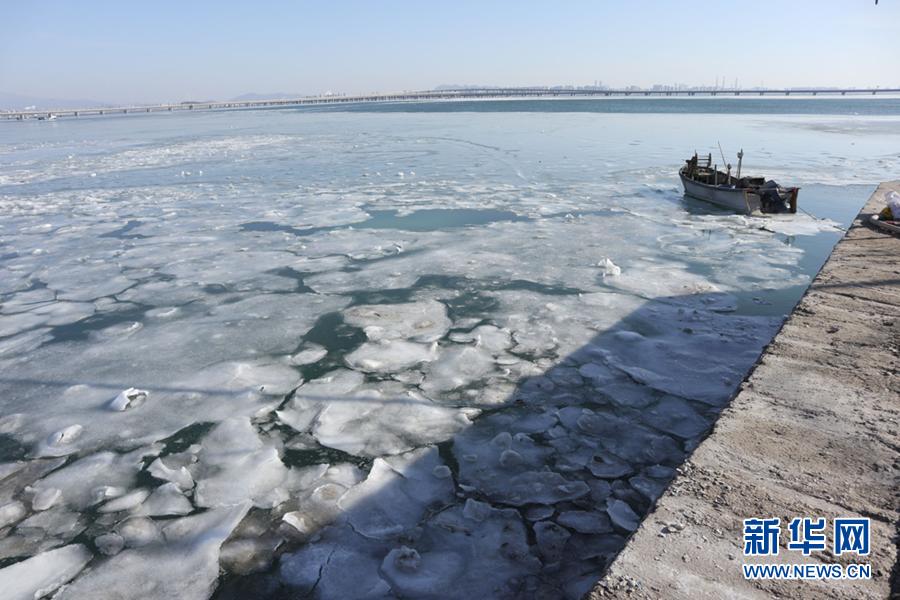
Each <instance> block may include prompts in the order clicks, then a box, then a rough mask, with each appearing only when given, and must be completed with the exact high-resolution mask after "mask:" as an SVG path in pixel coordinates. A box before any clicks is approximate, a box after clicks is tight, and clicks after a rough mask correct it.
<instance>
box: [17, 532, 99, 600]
mask: <svg viewBox="0 0 900 600" xmlns="http://www.w3.org/2000/svg"><path fill="white" fill-rule="evenodd" d="M92 556H93V555H92V554H91V553H90V551H89V550H88V549H87V548H85V547H84V546H82V545H81V544H73V545H71V546H65V547H63V548H57V549H56V550H50V551H48V552H44V553H42V554H38V555H37V556H32V557H31V558H29V559H26V560H23V561H21V562H17V563H15V564H13V565H10V566H8V567H6V568H5V569H0V590H3V597H4V598H5V599H6V600H34V599H35V598H43V597H44V596H49V595H50V594H52V593H53V592H54V591H55V590H56V589H57V588H59V586H61V585H63V584H64V583H66V582H67V581H69V580H70V579H72V578H73V577H75V576H76V575H77V574H78V573H79V572H80V571H81V570H82V569H83V568H84V566H85V565H86V564H87V563H88V561H90V560H91V558H92Z"/></svg>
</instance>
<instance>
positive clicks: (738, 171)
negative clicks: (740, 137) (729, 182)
mask: <svg viewBox="0 0 900 600" xmlns="http://www.w3.org/2000/svg"><path fill="white" fill-rule="evenodd" d="M742 160H744V149H743V148H741V151H740V152H738V170H737V178H738V179H740V178H741V161H742Z"/></svg>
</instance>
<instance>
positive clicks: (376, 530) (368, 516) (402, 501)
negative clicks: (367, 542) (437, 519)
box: [338, 448, 453, 539]
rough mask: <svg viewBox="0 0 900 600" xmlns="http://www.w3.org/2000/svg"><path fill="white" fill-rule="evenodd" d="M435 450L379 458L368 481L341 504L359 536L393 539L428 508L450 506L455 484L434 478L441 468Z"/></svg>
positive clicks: (411, 524)
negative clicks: (435, 469) (436, 471)
mask: <svg viewBox="0 0 900 600" xmlns="http://www.w3.org/2000/svg"><path fill="white" fill-rule="evenodd" d="M441 464H442V462H441V459H440V457H439V456H438V453H437V450H436V449H435V448H421V449H419V450H414V451H412V452H409V453H407V454H403V455H399V456H393V457H390V458H388V459H380V458H376V459H375V461H374V463H373V464H372V469H371V471H370V472H369V476H368V477H367V478H366V480H365V481H364V482H362V483H360V484H359V485H357V486H355V487H353V488H351V489H350V490H349V491H348V492H347V493H346V494H344V496H343V497H341V499H340V500H339V501H338V505H339V506H340V508H341V509H342V510H343V511H345V512H346V513H347V516H348V519H349V522H350V525H351V526H352V527H353V529H354V531H356V532H357V533H359V534H360V535H363V536H366V537H369V538H375V539H385V538H393V537H395V536H397V535H399V534H401V533H403V532H404V531H406V530H408V529H411V528H412V527H414V526H415V525H416V524H417V523H418V522H419V520H420V519H421V518H422V515H423V514H424V513H425V511H426V510H428V509H434V508H437V507H440V506H441V505H444V504H448V503H449V502H450V500H451V498H452V496H453V484H452V482H451V481H450V480H448V479H439V478H436V477H434V476H433V475H432V471H433V470H434V468H435V467H437V466H439V465H441Z"/></svg>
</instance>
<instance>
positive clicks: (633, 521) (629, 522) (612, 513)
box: [606, 499, 640, 531]
mask: <svg viewBox="0 0 900 600" xmlns="http://www.w3.org/2000/svg"><path fill="white" fill-rule="evenodd" d="M606 513H607V514H608V515H609V518H610V520H611V521H612V523H613V525H615V526H616V527H618V528H620V529H624V530H625V531H634V530H635V529H637V527H638V523H639V522H640V517H638V516H637V515H636V514H635V513H634V511H633V510H631V507H630V506H628V503H626V502H625V501H623V500H619V499H614V500H610V501H609V504H608V506H607V507H606Z"/></svg>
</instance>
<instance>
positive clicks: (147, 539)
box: [116, 517, 162, 548]
mask: <svg viewBox="0 0 900 600" xmlns="http://www.w3.org/2000/svg"><path fill="white" fill-rule="evenodd" d="M116 533H117V534H118V535H119V536H121V538H122V540H123V541H124V542H125V545H126V546H128V547H129V548H140V547H142V546H146V545H148V544H152V543H153V542H157V541H159V540H160V539H162V533H161V532H160V530H159V527H158V526H157V525H156V522H155V521H153V520H152V519H148V518H146V517H131V518H129V519H126V520H124V521H122V522H121V523H119V524H118V525H117V526H116Z"/></svg>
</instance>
